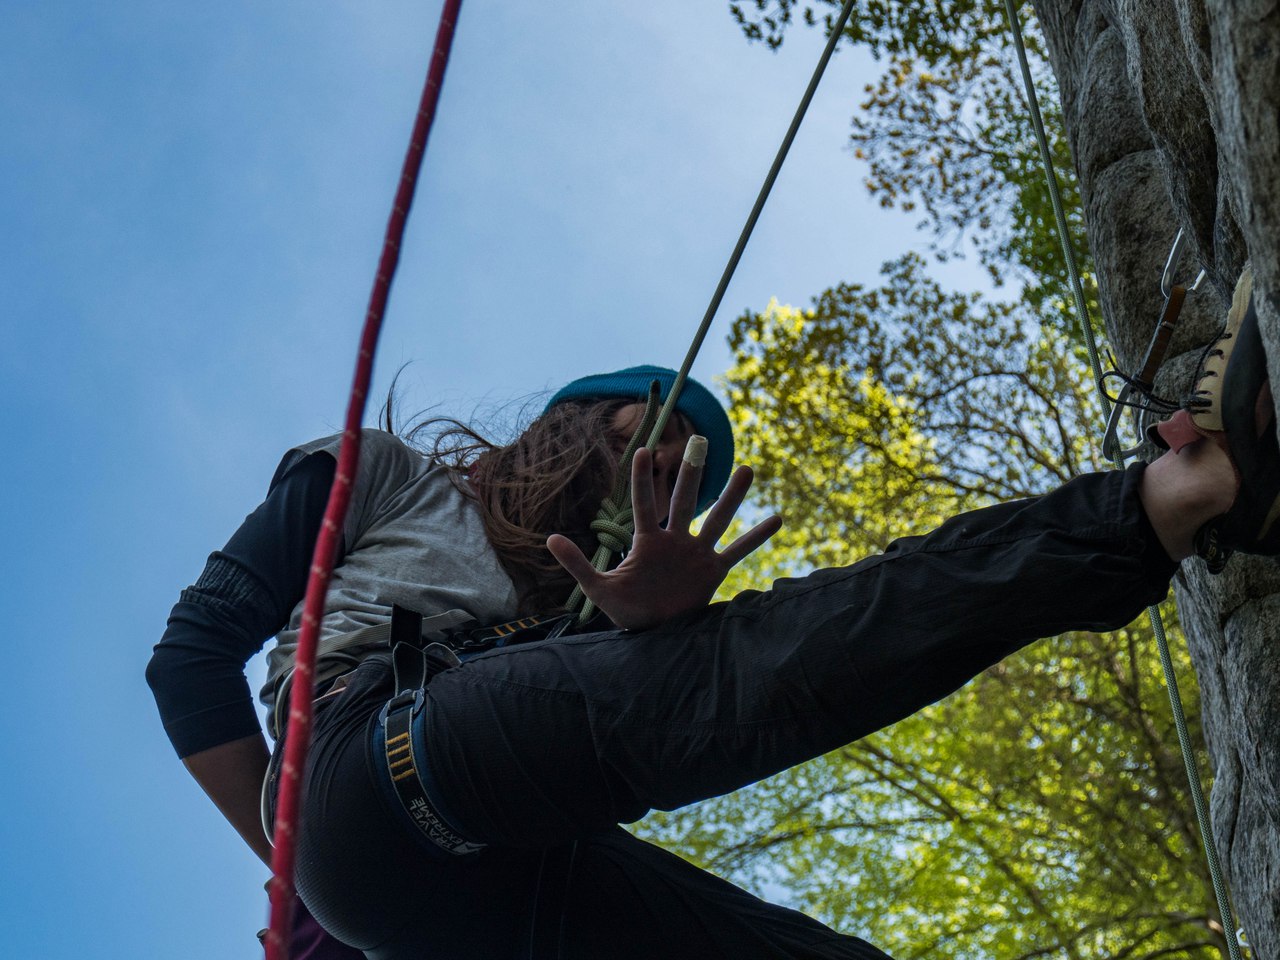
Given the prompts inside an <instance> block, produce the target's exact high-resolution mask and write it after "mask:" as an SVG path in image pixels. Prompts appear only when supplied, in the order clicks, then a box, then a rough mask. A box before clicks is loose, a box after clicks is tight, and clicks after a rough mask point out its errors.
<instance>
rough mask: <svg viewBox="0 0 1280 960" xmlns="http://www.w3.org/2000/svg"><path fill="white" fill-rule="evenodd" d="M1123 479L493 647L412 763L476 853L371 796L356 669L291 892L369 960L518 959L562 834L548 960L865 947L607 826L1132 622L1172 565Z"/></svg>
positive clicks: (439, 715)
mask: <svg viewBox="0 0 1280 960" xmlns="http://www.w3.org/2000/svg"><path fill="white" fill-rule="evenodd" d="M1141 469H1142V468H1141V466H1137V467H1133V468H1130V469H1129V470H1128V471H1125V472H1114V473H1106V474H1095V475H1090V476H1085V477H1081V478H1079V479H1077V480H1074V481H1072V482H1071V483H1069V484H1067V485H1066V486H1064V487H1062V488H1061V489H1059V490H1057V491H1055V492H1054V493H1052V494H1050V495H1048V496H1045V497H1041V498H1037V499H1034V500H1025V501H1018V502H1015V503H1008V504H1001V505H999V506H995V507H990V508H988V509H985V510H979V511H975V512H973V513H969V514H964V515H961V516H958V517H955V518H953V519H951V520H950V521H948V522H947V523H945V524H944V525H943V526H941V527H940V528H938V529H937V530H935V531H934V532H933V533H931V534H929V535H928V536H925V537H910V538H905V539H902V540H899V541H897V542H895V543H894V544H892V545H891V546H890V548H889V549H888V550H887V551H886V552H885V553H884V554H882V555H880V556H876V557H872V558H869V559H867V560H863V561H861V562H860V563H857V564H854V565H853V566H851V567H845V568H839V569H829V570H820V571H818V572H816V573H813V574H811V575H809V576H807V577H804V578H800V579H788V580H779V581H778V582H776V583H775V584H774V585H773V588H772V589H771V590H768V591H766V592H756V591H748V592H745V593H743V594H740V595H739V596H737V597H735V598H734V599H733V600H731V601H729V602H728V603H721V604H716V605H713V606H711V607H709V608H707V609H705V610H701V611H698V612H696V613H695V614H692V615H689V616H686V617H683V618H680V619H678V620H675V621H671V622H668V623H666V624H663V625H662V626H661V627H658V628H654V629H651V630H646V631H641V632H637V633H625V632H609V633H597V634H589V635H584V636H577V637H570V638H565V639H561V640H555V641H546V642H542V643H535V644H529V645H525V646H520V647H515V648H510V649H506V650H499V651H494V652H492V653H489V654H485V655H482V656H480V657H477V658H476V659H474V660H471V661H469V662H468V663H466V664H464V665H463V666H461V667H458V668H456V669H453V670H449V671H446V672H445V673H443V674H440V675H439V676H437V677H436V678H435V679H433V680H432V682H431V683H430V685H429V686H428V688H427V707H426V724H427V726H426V734H427V735H426V740H427V752H428V756H427V762H428V764H429V765H430V767H431V770H432V772H433V774H434V775H435V777H436V779H437V781H438V783H439V787H440V791H441V793H442V795H443V798H444V799H445V800H447V807H448V808H449V809H450V810H452V811H453V812H454V814H455V817H456V819H457V823H455V824H454V825H455V826H456V827H457V828H458V829H459V830H460V832H462V833H463V834H464V835H466V836H468V837H469V838H470V839H473V840H476V841H480V842H484V843H488V844H490V845H491V847H490V848H489V849H488V850H486V851H485V852H484V853H482V854H481V855H479V856H478V857H476V858H474V859H473V860H468V861H463V862H456V863H454V862H451V863H447V864H441V863H437V862H435V861H434V860H432V859H430V858H428V857H426V856H424V853H423V851H422V849H421V848H420V847H419V846H418V838H416V837H414V836H410V835H409V833H408V831H406V830H404V829H403V828H402V826H401V824H400V822H399V821H397V820H395V819H394V818H393V817H392V815H391V814H392V811H390V810H389V809H388V807H387V804H386V801H385V800H384V798H383V796H382V795H381V794H380V793H378V792H377V790H376V789H375V785H374V783H373V779H372V777H373V769H372V767H371V765H370V762H371V761H370V757H369V755H368V753H369V751H368V746H367V745H368V743H369V740H370V725H371V724H372V723H373V722H374V720H375V718H376V714H377V711H378V709H379V708H380V707H381V705H382V703H383V702H385V700H386V699H387V697H388V696H389V692H390V676H389V669H388V667H387V665H386V663H385V661H384V660H381V659H375V660H372V661H369V662H367V663H366V664H365V665H364V666H362V668H361V670H360V672H359V674H358V676H357V679H356V682H355V683H354V684H353V685H352V686H351V687H350V688H349V689H348V691H347V692H345V693H344V694H342V695H341V697H339V698H337V699H336V700H335V701H333V702H326V703H325V704H324V706H323V708H322V710H321V711H320V713H319V714H318V716H317V720H316V728H315V729H316V743H315V747H314V753H313V759H312V761H311V766H310V770H309V784H308V792H307V797H308V799H307V801H306V808H305V811H304V816H305V821H304V831H303V835H302V842H301V847H300V851H299V876H298V880H299V888H300V890H301V893H302V895H303V898H304V900H305V901H306V902H307V903H308V905H309V906H310V907H311V909H312V911H313V912H314V913H315V914H316V916H317V918H318V919H319V920H320V921H321V922H322V923H323V924H324V925H325V926H326V927H327V928H328V929H330V930H331V931H332V932H334V933H335V934H337V935H338V936H340V937H341V938H342V939H344V940H347V941H349V942H350V943H352V944H353V945H355V946H358V947H360V948H361V949H364V950H366V951H367V952H368V954H369V956H370V957H372V958H377V960H383V958H386V960H399V958H402V957H405V958H407V957H426V956H430V957H433V958H439V960H452V958H455V957H456V958H459V960H461V958H468V960H471V958H490V957H492V958H503V960H505V958H516V957H526V956H528V955H529V948H528V938H529V928H530V924H531V920H532V918H531V915H530V910H531V909H532V904H533V902H534V901H535V899H536V898H537V896H538V895H539V891H540V890H541V891H543V893H545V885H546V884H547V883H549V882H558V883H564V882H565V878H564V873H563V871H560V872H558V873H557V871H549V870H544V869H543V867H544V857H543V852H544V850H546V849H548V848H552V849H555V848H557V847H560V848H561V849H563V846H562V845H565V844H567V843H570V842H576V844H575V848H574V864H573V869H572V872H571V874H570V875H569V880H568V883H569V889H568V891H567V896H566V897H565V899H564V902H565V904H566V907H565V910H564V914H563V918H562V920H563V926H562V929H561V931H560V933H561V935H560V936H559V937H558V938H557V939H558V941H559V951H560V954H561V956H563V957H564V958H565V960H569V958H577V957H582V958H587V957H593V958H598V957H602V956H607V957H612V958H636V960H641V958H657V957H662V958H695V957H696V958H702V957H724V958H726V960H727V958H734V960H740V958H746V957H751V958H755V957H776V958H825V957H859V958H861V957H883V956H884V954H882V953H881V952H880V951H878V950H876V949H875V948H873V947H870V946H869V945H867V944H866V943H864V942H863V941H861V940H858V939H856V938H854V937H848V936H841V935H838V934H836V933H834V932H832V931H831V930H829V929H827V928H825V927H823V926H822V925H820V924H818V923H817V922H816V921H813V920H811V919H809V918H807V917H804V916H803V915H801V914H798V913H796V912H795V911H791V910H786V909H784V908H781V907H776V906H773V905H770V904H767V903H764V902H763V901H760V900H758V899H756V898H755V897H752V896H750V895H749V894H746V893H745V892H743V891H740V890H738V889H736V888H734V887H732V886H731V885H729V884H727V883H724V882H723V881H720V880H717V879H716V878H713V877H710V876H709V875H707V874H705V873H703V872H701V871H699V870H696V869H695V868H693V867H691V866H689V865H688V864H686V863H684V862H683V861H680V860H679V859H678V858H675V857H673V856H671V855H669V854H666V853H663V852H661V851H659V850H657V849H656V848H653V847H651V846H650V845H647V844H644V843H642V842H641V841H639V840H636V839H634V838H632V837H630V836H629V835H627V834H625V833H624V832H623V831H621V830H620V829H619V828H618V827H617V826H616V825H617V824H618V823H627V822H631V821H633V820H637V819H639V818H640V817H642V816H644V814H645V813H646V812H647V811H648V810H650V809H652V808H660V809H671V808H675V807H679V806H682V805H684V804H688V803H692V802H694V801H696V800H700V799H703V798H705V797H710V796H715V795H718V794H722V793H725V792H728V791H730V790H733V789H735V788H737V787H740V786H742V785H744V784H747V783H751V782H754V781H756V780H759V779H761V778H763V777H766V776H768V775H770V774H773V773H776V772H777V771H779V770H783V769H785V768H787V767H790V766H792V765H794V764H797V763H800V762H802V761H805V760H808V759H810V758H812V757H816V756H819V755H821V754H823V753H825V752H827V751H829V750H832V749H834V748H836V747H839V746H841V745H844V744H847V743H849V742H851V741H853V740H857V739H858V738H860V737H862V736H865V735H866V734H868V733H871V732H873V731H875V730H878V729H880V728H882V727H884V726H886V725H888V724H891V723H893V722H895V721H897V720H899V719H902V718H903V717H906V716H908V715H910V714H911V713H914V712H915V711H916V710H919V709H920V708H921V707H923V706H926V705H927V704H930V703H933V702H934V701H936V700H938V699H940V698H941V697H943V696H945V695H947V694H948V693H950V692H952V691H953V690H955V689H956V688H958V687H960V686H961V685H962V684H964V683H965V682H966V681H967V680H969V679H970V678H971V677H973V676H974V675H975V674H977V673H978V672H980V671H981V670H983V669H985V668H986V667H988V666H990V665H991V664H993V663H995V662H997V661H998V660H1000V659H1001V658H1003V657H1004V656H1006V655H1008V654H1009V653H1012V652H1013V651H1015V650H1017V649H1018V648H1020V647H1022V646H1023V645H1025V644H1027V643H1028V642H1030V641H1032V640H1034V639H1036V638H1039V637H1046V636H1053V635H1055V634H1059V633H1063V632H1066V631H1069V630H1099V631H1102V630H1110V629H1115V628H1118V627H1121V626H1123V625H1124V624H1126V623H1128V622H1129V621H1130V620H1131V619H1133V618H1134V617H1135V616H1136V615H1137V614H1138V613H1140V612H1141V611H1142V609H1143V608H1144V607H1146V606H1147V605H1149V604H1151V603H1154V602H1158V601H1159V600H1160V599H1161V598H1163V597H1164V595H1165V593H1166V592H1167V589H1168V581H1169V577H1170V576H1171V575H1172V573H1173V571H1174V569H1175V565H1174V564H1173V562H1172V561H1170V560H1169V558H1168V557H1167V556H1166V554H1165V553H1164V551H1163V550H1162V549H1161V547H1160V545H1159V543H1158V541H1157V540H1156V538H1155V535H1154V532H1153V531H1152V530H1151V528H1150V525H1149V523H1148V522H1147V520H1146V518H1145V515H1144V514H1143V513H1142V510H1141V507H1140V506H1139V503H1138V499H1137V485H1138V481H1139V478H1140V476H1141ZM551 874H555V876H551ZM539 922H545V920H544V918H539Z"/></svg>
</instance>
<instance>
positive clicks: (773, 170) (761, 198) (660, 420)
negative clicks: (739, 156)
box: [570, 0, 857, 623]
mask: <svg viewBox="0 0 1280 960" xmlns="http://www.w3.org/2000/svg"><path fill="white" fill-rule="evenodd" d="M856 2H857V0H846V2H845V5H844V7H843V9H841V11H840V13H839V15H838V16H837V17H836V18H835V20H834V21H832V24H831V33H830V35H829V36H828V37H827V45H826V47H825V48H823V51H822V56H821V57H819V58H818V65H817V66H816V67H814V70H813V76H812V77H810V78H809V85H808V86H807V87H806V88H805V91H804V96H802V97H801V98H800V105H799V106H797V107H796V112H795V114H794V115H793V116H792V118H791V125H790V126H789V127H787V132H786V135H785V136H783V138H782V144H781V145H780V146H779V147H778V152H777V154H776V155H775V156H774V158H773V165H772V166H771V167H770V168H769V172H768V173H767V174H766V175H765V178H764V183H763V184H762V185H761V187H760V192H759V194H757V196H756V202H755V204H754V205H753V206H752V208H751V212H750V213H749V214H747V222H746V223H745V224H744V225H743V227H742V232H741V233H739V234H738V242H737V243H736V244H734V247H733V252H732V253H730V254H729V262H728V263H727V264H725V268H724V272H723V273H721V274H720V282H719V283H717V284H716V288H715V291H714V292H713V293H712V294H711V302H710V303H709V304H707V309H706V312H705V313H704V314H703V315H702V322H701V323H700V324H699V325H698V330H697V332H696V333H695V334H694V335H693V342H692V343H691V344H689V349H688V351H687V352H686V353H685V356H684V362H683V363H681V364H680V370H679V371H678V372H677V373H676V379H675V381H674V382H673V383H672V384H671V392H670V393H668V394H667V399H666V402H664V403H663V405H662V409H661V410H660V411H658V416H657V419H656V420H655V421H654V423H653V428H652V430H651V431H650V433H649V439H648V441H647V442H646V443H645V446H647V447H648V448H649V449H650V450H653V449H654V448H656V447H657V445H658V441H659V440H660V439H661V438H662V433H663V431H664V430H666V429H667V421H668V420H670V419H671V414H672V413H673V412H674V411H675V409H676V404H677V403H678V402H679V400H680V392H681V391H682V390H683V389H684V385H685V381H686V380H688V379H689V370H690V368H692V367H693V361H694V360H695V359H696V358H697V356H698V351H699V350H701V349H702V341H703V340H705V339H706V337H707V331H708V330H710V329H711V321H712V320H714V319H715V316H716V313H717V311H719V309H720V302H721V301H722V300H723V299H724V295H725V291H726V290H728V289H729V281H730V280H732V279H733V274H734V272H735V271H736V270H737V269H738V261H740V260H741V259H742V253H743V251H744V250H746V248H747V241H748V240H750V239H751V233H752V231H753V230H755V226H756V221H757V220H759V219H760V212H761V211H762V210H763V209H764V205H765V201H767V200H768V199H769V193H770V192H771V191H772V190H773V184H774V182H775V181H776V180H777V179H778V173H779V172H780V171H781V170H782V164H783V161H785V160H786V159H787V153H788V152H789V151H790V150H791V143H792V141H794V140H795V138H796V133H797V132H798V131H799V129H800V124H801V123H802V122H803V121H804V115H805V114H806V113H807V112H808V110H809V103H810V102H811V101H812V100H813V95H814V93H815V92H817V89H818V84H819V83H820V82H821V81H822V76H823V74H824V73H826V70H827V64H828V63H830V62H831V56H832V54H833V53H835V49H836V45H837V44H839V42H840V37H841V36H842V35H843V34H844V28H845V27H846V26H847V25H848V23H849V16H850V15H851V14H852V13H853V8H854V5H855V3H856ZM626 462H627V463H628V464H629V463H630V460H629V459H628V460H627V461H626ZM619 474H620V475H621V476H622V479H623V483H624V487H623V490H622V494H621V496H622V497H623V498H624V499H625V500H626V501H628V502H629V501H630V498H631V494H630V476H629V474H630V471H629V470H628V469H625V468H623V467H620V468H619ZM615 493H616V491H615ZM610 499H615V498H614V497H611V498H610ZM616 515H617V511H616V510H613V511H612V512H610V513H609V515H608V516H606V511H605V510H604V509H603V508H602V511H601V513H600V514H599V515H598V516H599V519H600V520H602V521H604V520H612V519H613V518H614V516H616ZM631 529H634V524H632V528H631ZM627 540H628V542H629V540H630V535H629V534H628V537H627ZM597 542H598V543H599V544H600V545H599V546H598V547H597V548H596V552H595V555H594V556H593V557H592V559H591V562H592V565H593V566H594V567H595V568H596V569H597V570H605V569H607V568H608V566H609V564H611V563H612V562H613V557H614V551H613V550H611V549H610V548H609V547H608V546H607V545H606V544H605V542H604V541H603V540H599V539H598V538H597ZM579 593H580V591H579V590H575V591H574V598H573V599H572V600H571V604H574V605H576V604H577V603H578V602H580V601H579V600H578V599H577V598H578V595H579ZM570 609H571V610H572V609H575V606H570ZM588 609H589V607H588ZM587 619H588V616H587V613H586V612H585V611H584V613H583V614H581V615H580V616H579V621H578V622H579V623H585V622H586V620H587Z"/></svg>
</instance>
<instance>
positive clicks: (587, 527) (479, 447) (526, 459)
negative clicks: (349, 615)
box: [380, 384, 633, 615]
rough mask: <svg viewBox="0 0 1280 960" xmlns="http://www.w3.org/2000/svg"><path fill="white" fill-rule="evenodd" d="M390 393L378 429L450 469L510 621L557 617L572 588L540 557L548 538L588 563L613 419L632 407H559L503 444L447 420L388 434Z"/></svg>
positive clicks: (609, 471)
mask: <svg viewBox="0 0 1280 960" xmlns="http://www.w3.org/2000/svg"><path fill="white" fill-rule="evenodd" d="M394 391H395V385H394V384H393V385H392V388H391V392H390V393H388V395H387V403H386V406H385V407H384V408H383V415H382V417H381V418H380V419H381V421H382V424H381V425H382V427H383V429H385V430H387V431H388V432H390V433H395V434H397V435H398V436H399V437H400V438H401V439H402V440H404V441H405V442H406V443H408V444H411V445H412V446H414V447H415V448H417V449H418V450H421V451H422V452H423V453H424V454H425V455H426V456H428V457H430V458H431V459H432V460H435V461H437V462H439V463H442V464H445V465H446V466H448V467H450V468H451V471H450V475H451V477H452V480H453V483H454V486H456V487H457V488H458V489H459V490H460V491H461V492H462V493H463V494H464V495H465V496H467V497H468V498H470V499H472V500H474V501H475V502H476V503H477V504H478V505H479V507H480V514H481V517H482V519H483V522H484V530H485V535H486V536H487V537H488V539H489V543H490V544H491V545H492V546H493V549H494V552H495V553H497V555H498V559H499V560H500V561H501V562H502V566H503V568H504V569H505V570H506V571H507V574H508V575H509V576H510V577H511V579H512V581H513V582H514V583H515V585H516V592H517V595H518V597H519V613H520V614H521V615H527V614H532V613H555V612H558V611H560V610H562V609H563V608H564V604H565V602H566V601H567V600H568V599H569V594H570V593H571V592H572V591H573V588H574V581H573V578H572V577H570V576H569V574H567V573H566V572H565V570H564V568H563V567H561V566H560V564H559V563H557V562H556V560H555V558H554V557H552V556H551V553H550V552H549V551H548V550H547V547H546V540H547V537H548V536H549V535H550V534H552V533H560V534H563V535H564V536H566V537H568V538H569V539H570V540H572V541H573V542H574V543H576V544H577V545H578V547H579V548H580V549H581V550H582V552H583V553H585V554H587V556H590V555H591V554H592V552H593V551H594V549H595V545H596V544H595V534H594V533H592V532H591V521H592V520H594V519H595V516H596V511H597V510H598V509H599V507H600V501H601V500H602V499H604V497H605V496H607V495H608V494H609V491H610V488H611V487H612V485H613V479H614V474H615V472H616V470H617V464H618V455H619V453H620V452H621V451H620V447H619V442H618V440H617V438H615V437H614V435H613V417H614V414H616V413H617V412H618V410H620V409H621V408H622V407H625V406H626V405H627V404H629V403H632V402H633V401H630V400H623V399H614V400H596V401H568V402H565V403H560V404H557V405H556V406H554V407H552V408H551V409H550V410H547V411H546V412H544V413H542V414H541V415H540V416H538V417H536V418H535V419H534V420H533V421H532V422H531V423H530V424H529V425H528V426H527V427H525V428H524V429H523V430H521V431H520V432H519V434H518V435H517V436H516V437H515V439H514V440H512V441H511V442H510V443H506V444H503V443H497V442H495V441H493V440H492V439H490V438H488V437H486V436H485V435H484V434H482V433H480V431H479V430H478V429H477V428H476V427H474V426H472V425H470V424H467V423H463V422H462V421H461V420H456V419H454V418H452V417H429V418H426V419H419V420H418V422H416V423H411V424H409V425H407V426H405V427H403V428H401V429H397V428H396V425H395V422H394V415H393V408H394V396H393V394H394ZM625 440H626V438H623V440H622V442H623V443H625Z"/></svg>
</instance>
